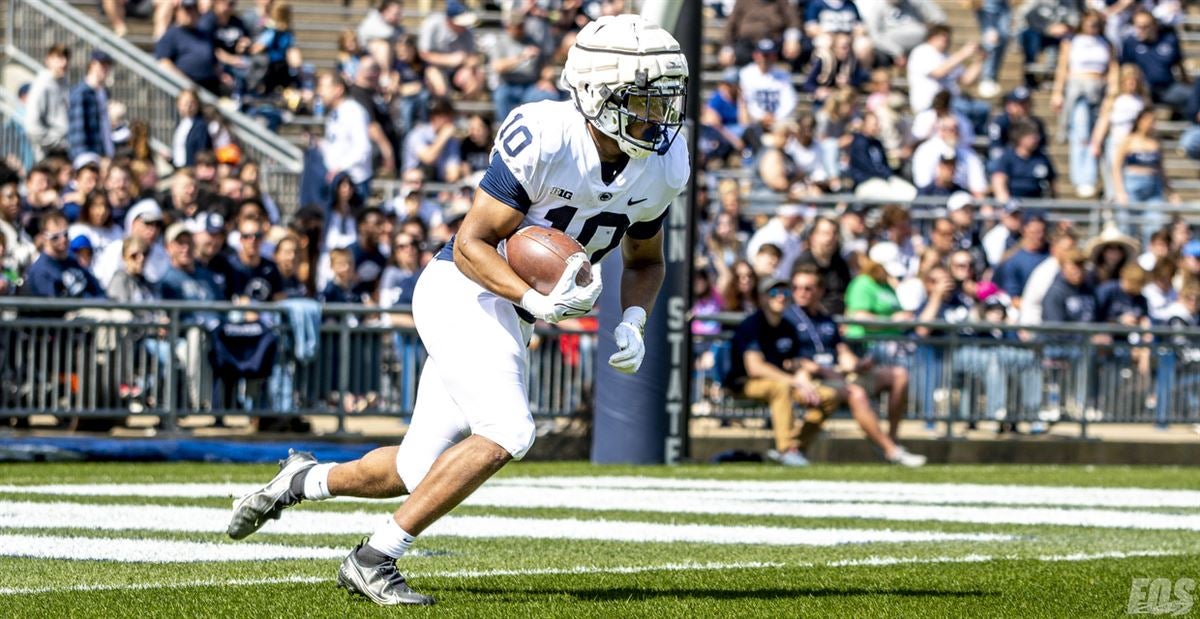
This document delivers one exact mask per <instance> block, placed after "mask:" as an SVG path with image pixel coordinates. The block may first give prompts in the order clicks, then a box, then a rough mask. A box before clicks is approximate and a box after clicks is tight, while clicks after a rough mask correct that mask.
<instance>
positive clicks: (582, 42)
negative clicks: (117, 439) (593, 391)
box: [228, 15, 689, 605]
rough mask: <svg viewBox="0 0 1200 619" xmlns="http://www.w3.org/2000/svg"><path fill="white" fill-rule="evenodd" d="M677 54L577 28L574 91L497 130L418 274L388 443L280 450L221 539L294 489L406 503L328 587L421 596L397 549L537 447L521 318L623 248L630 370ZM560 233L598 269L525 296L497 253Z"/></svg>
mask: <svg viewBox="0 0 1200 619" xmlns="http://www.w3.org/2000/svg"><path fill="white" fill-rule="evenodd" d="M687 81H688V67H687V61H686V60H685V58H684V56H683V54H682V53H681V51H680V49H679V44H678V42H676V40H675V39H674V37H672V36H671V35H670V33H668V32H667V31H665V30H663V29H662V28H660V27H659V26H657V25H655V24H652V23H650V22H648V21H646V20H645V19H643V18H641V17H638V16H634V15H620V16H615V17H613V16H606V17H602V18H600V19H599V20H597V21H595V22H592V23H591V24H589V25H587V26H586V27H585V28H584V29H583V30H582V31H581V32H580V33H579V36H578V38H577V39H576V42H575V44H574V46H573V47H572V48H571V49H570V51H569V53H568V57H567V63H566V66H565V67H564V70H563V75H562V82H563V86H564V88H566V89H567V90H568V91H569V92H570V93H571V100H570V101H564V102H549V101H547V102H539V103H531V104H527V105H523V106H520V107H518V108H516V109H515V110H513V111H512V113H510V114H509V116H508V118H507V119H505V121H504V123H503V124H502V125H501V129H500V131H499V132H498V134H497V137H496V140H495V144H494V146H493V148H492V155H491V163H490V165H489V167H488V169H487V172H486V173H485V176H484V178H483V180H482V182H481V183H480V185H479V189H480V191H477V192H476V194H475V201H474V205H473V206H472V208H471V210H470V211H469V212H468V214H467V216H466V219H465V221H464V222H463V224H462V227H461V228H460V229H459V232H458V234H457V235H456V236H455V237H454V238H453V239H451V242H450V243H449V244H448V245H447V247H446V249H444V250H443V251H442V252H441V253H439V254H438V256H437V259H436V260H434V261H432V262H431V263H430V264H429V266H428V267H426V269H425V271H424V272H423V274H422V275H421V277H420V279H419V280H418V282H417V285H416V290H415V292H414V298H413V317H414V319H415V321H416V326H417V331H418V333H419V335H420V337H421V341H422V342H423V343H424V345H425V348H426V350H427V351H428V353H429V357H428V359H427V360H426V362H425V366H424V368H423V369H422V372H421V378H420V381H421V382H420V388H419V389H418V395H417V401H416V407H415V410H414V413H413V418H412V424H411V425H410V426H409V430H408V434H407V435H406V436H405V437H404V441H403V442H402V443H401V444H400V446H399V447H384V448H380V449H377V450H375V451H372V452H370V453H368V454H367V455H365V456H363V458H362V459H360V460H356V461H354V462H347V463H342V464H334V463H320V464H318V463H317V461H316V460H315V459H314V458H313V457H312V456H311V455H309V454H306V453H299V452H293V453H291V454H290V455H289V456H288V458H287V459H286V460H284V461H283V462H282V463H281V470H280V472H279V474H278V475H276V476H275V478H274V479H272V480H271V481H270V483H268V484H267V485H266V486H264V487H263V488H261V489H259V490H257V491H255V492H252V493H250V494H248V495H246V496H244V497H242V498H241V499H239V500H238V501H237V502H236V503H234V513H233V518H232V520H231V522H230V524H229V529H228V533H229V535H230V537H233V538H234V539H241V538H244V537H246V536H247V535H249V534H251V533H253V532H254V531H256V530H258V528H259V527H261V526H262V525H263V523H264V522H265V521H266V520H268V519H270V518H277V517H278V516H279V514H280V512H281V511H282V510H283V509H284V508H286V507H289V506H291V505H295V504H296V503H299V502H300V501H302V500H321V499H327V498H329V497H331V496H342V495H344V496H355V497H378V498H386V497H395V496H400V495H405V494H407V495H409V497H408V499H407V500H406V501H405V502H404V504H403V505H402V506H401V507H400V508H399V509H398V510H397V511H396V513H395V514H394V516H393V517H392V518H389V519H388V520H387V522H386V523H384V524H383V525H382V526H381V527H380V528H379V529H378V530H376V531H375V533H374V534H373V535H372V536H371V537H370V538H369V539H366V540H364V542H363V543H361V544H359V546H358V547H357V548H355V549H354V551H352V552H351V553H350V555H349V556H348V557H346V560H345V561H344V562H343V563H342V565H341V568H340V569H339V571H338V577H337V580H338V583H339V584H340V585H341V586H342V587H344V588H346V589H348V590H349V591H351V592H354V593H358V594H362V595H364V596H366V597H368V598H370V599H371V600H373V601H375V602H376V603H378V604H383V605H394V604H432V603H433V598H431V597H429V596H427V595H423V594H421V593H417V592H415V591H413V590H412V589H410V588H409V586H408V584H407V583H406V581H405V578H404V576H403V575H401V574H400V572H399V571H398V570H397V568H396V564H395V560H396V558H397V557H400V556H402V555H403V554H404V553H405V552H406V551H407V550H408V548H409V547H410V546H411V545H412V543H413V540H414V538H415V537H416V536H417V535H419V534H420V533H421V532H422V531H424V530H425V529H426V528H427V527H428V526H429V525H431V524H432V523H433V522H435V521H436V520H437V519H438V518H440V517H442V516H443V515H445V514H446V513H447V512H449V511H450V510H452V509H454V507H455V506H457V505H458V504H459V503H460V502H461V501H462V500H463V499H465V498H466V497H467V496H469V495H470V494H471V493H472V492H474V491H475V489H476V488H478V487H479V486H480V485H481V484H483V482H485V481H486V480H487V479H488V478H489V477H491V476H492V475H493V474H494V473H495V472H496V471H497V470H499V469H500V468H501V467H503V466H504V465H505V464H506V463H508V462H509V461H510V460H513V459H520V458H521V457H522V456H524V455H525V453H526V452H527V451H528V450H529V448H530V446H531V445H532V444H533V440H534V435H535V432H534V423H533V418H532V416H531V415H530V411H529V403H528V400H527V395H526V367H525V347H526V345H527V343H528V341H529V336H530V334H531V333H532V325H533V323H534V322H535V320H539V319H540V320H544V321H546V322H549V323H556V322H558V321H560V320H564V319H567V318H574V317H577V316H582V315H584V314H586V313H587V312H588V311H590V310H591V309H592V306H593V304H595V303H596V300H597V299H598V298H599V296H600V287H601V284H600V280H601V278H600V272H599V265H600V262H601V261H602V260H603V259H604V257H605V256H606V255H607V254H608V253H609V252H610V251H612V250H614V249H616V248H617V247H618V246H619V247H620V248H621V253H622V257H623V259H624V269H625V270H624V272H623V273H622V276H621V303H622V306H623V307H624V313H623V316H622V320H621V323H620V324H619V325H618V326H617V328H616V331H615V333H614V336H615V339H616V342H617V346H618V351H617V352H616V353H615V354H614V355H613V356H612V357H611V358H610V359H609V364H610V365H612V366H613V367H614V368H616V369H618V370H620V371H622V372H626V373H633V372H636V371H637V370H638V367H639V366H640V365H641V362H642V358H643V356H644V354H645V348H644V344H643V339H642V330H643V327H644V325H645V323H646V315H647V313H649V312H650V311H651V310H652V306H653V304H654V299H655V297H656V296H657V295H658V291H659V288H660V286H661V285H662V281H663V276H664V271H665V267H664V262H663V232H662V224H663V219H664V218H665V217H666V211H667V206H668V205H669V204H670V203H671V201H672V200H674V199H675V198H676V196H677V195H678V194H679V193H680V192H681V191H682V190H683V188H684V186H685V184H686V183H687V180H688V174H689V163H688V153H687V150H686V149H687V146H686V141H685V140H677V139H676V138H677V137H679V131H680V128H681V127H682V125H683V116H684V100H685V97H686V93H687ZM529 225H540V226H550V227H554V228H557V229H559V230H562V231H564V232H565V233H567V234H568V235H570V236H572V237H574V238H575V239H576V240H578V241H579V243H580V245H582V246H583V248H584V250H585V252H586V253H587V256H588V258H589V260H590V262H591V263H592V264H593V265H595V266H594V267H593V270H592V274H593V279H592V282H591V283H590V284H588V285H578V284H576V283H575V276H576V274H577V273H578V271H579V269H580V268H582V266H583V264H584V262H583V261H582V260H569V261H568V266H567V268H566V270H565V271H564V272H563V274H562V277H561V279H560V281H559V282H558V285H557V286H556V287H555V288H554V290H553V291H552V292H551V293H550V294H549V295H543V294H540V293H538V292H537V291H535V290H533V289H531V288H530V287H529V285H527V284H526V283H525V282H524V281H523V280H522V279H521V278H520V277H518V276H517V275H516V274H515V273H514V272H513V270H512V269H511V268H510V267H509V265H508V263H507V262H506V260H505V258H504V253H503V252H504V240H505V239H507V238H508V237H509V236H511V235H512V234H513V233H514V232H516V231H517V230H518V229H519V228H521V227H523V226H529Z"/></svg>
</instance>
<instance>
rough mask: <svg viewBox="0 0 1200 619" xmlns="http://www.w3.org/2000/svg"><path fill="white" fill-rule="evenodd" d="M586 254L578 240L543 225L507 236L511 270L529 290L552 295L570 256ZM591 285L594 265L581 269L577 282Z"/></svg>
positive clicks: (582, 284) (581, 284)
mask: <svg viewBox="0 0 1200 619" xmlns="http://www.w3.org/2000/svg"><path fill="white" fill-rule="evenodd" d="M581 252H583V246H582V245H580V244H579V241H576V240H575V239H573V238H571V237H569V236H567V234H566V233H565V232H562V231H561V230H556V229H554V228H547V227H544V226H527V227H525V228H521V229H520V230H517V231H516V233H514V234H513V235H512V236H510V237H508V242H507V243H506V244H505V254H506V255H507V256H508V264H509V266H511V267H512V270H513V271H514V272H515V273H516V274H517V275H519V276H520V277H521V279H523V280H525V283H526V284H529V287H530V288H533V289H534V290H536V291H538V292H540V293H542V294H550V291H551V290H553V289H554V285H555V284H557V283H558V278H560V277H562V272H563V269H565V268H567V257H568V256H570V255H572V254H575V253H581ZM591 282H592V265H591V263H590V262H589V263H587V264H584V265H583V268H582V269H580V270H579V275H577V276H576V277H575V283H577V284H579V285H580V286H586V285H588V284H590V283H591Z"/></svg>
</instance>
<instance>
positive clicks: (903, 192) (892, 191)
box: [848, 112, 917, 201]
mask: <svg viewBox="0 0 1200 619" xmlns="http://www.w3.org/2000/svg"><path fill="white" fill-rule="evenodd" d="M878 136H879V119H878V118H876V116H875V113H874V112H867V113H866V114H864V115H863V121H862V130H861V131H859V132H858V133H855V134H854V137H853V139H852V140H851V142H850V147H849V149H848V150H849V158H850V170H849V171H850V178H852V179H853V180H854V184H855V189H854V195H856V196H858V197H860V198H879V199H882V200H896V201H906V200H912V199H913V198H915V197H916V196H917V188H916V187H913V186H912V184H911V183H909V182H908V181H906V180H904V179H902V178H900V177H899V176H897V175H896V174H895V173H894V172H893V171H892V168H891V166H889V165H888V160H887V152H886V151H885V150H884V148H883V143H882V142H880V141H879V137H878Z"/></svg>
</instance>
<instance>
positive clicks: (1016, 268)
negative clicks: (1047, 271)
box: [992, 212, 1050, 306]
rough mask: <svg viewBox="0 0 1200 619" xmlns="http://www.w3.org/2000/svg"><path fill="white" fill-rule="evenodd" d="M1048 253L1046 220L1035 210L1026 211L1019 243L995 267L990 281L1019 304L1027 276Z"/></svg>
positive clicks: (1015, 303) (1027, 279)
mask: <svg viewBox="0 0 1200 619" xmlns="http://www.w3.org/2000/svg"><path fill="white" fill-rule="evenodd" d="M1049 255H1050V254H1048V253H1047V252H1046V220H1045V218H1044V217H1043V216H1042V215H1041V214H1040V213H1036V212H1031V213H1027V214H1026V215H1025V222H1024V224H1022V226H1021V244H1020V246H1019V248H1018V249H1017V251H1016V252H1012V253H1010V254H1009V255H1008V258H1007V259H1005V260H1004V261H1003V262H1001V263H1000V265H999V266H997V267H996V272H995V273H994V274H992V281H993V282H995V284H996V285H997V286H999V287H1000V289H1001V290H1003V291H1005V292H1007V293H1008V296H1009V297H1011V298H1012V299H1013V303H1014V305H1017V306H1019V304H1020V297H1021V293H1022V292H1023V291H1024V290H1025V284H1026V283H1028V282H1029V276H1030V275H1031V274H1032V273H1033V270H1034V269H1036V268H1037V266H1038V265H1039V264H1041V263H1042V261H1043V260H1045V259H1046V258H1047V257H1048V256H1049Z"/></svg>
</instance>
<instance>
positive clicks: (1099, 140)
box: [1090, 64, 1150, 200]
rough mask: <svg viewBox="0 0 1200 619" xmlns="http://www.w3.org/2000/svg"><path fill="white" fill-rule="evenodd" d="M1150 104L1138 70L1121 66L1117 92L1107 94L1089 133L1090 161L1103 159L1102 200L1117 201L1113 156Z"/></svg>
mask: <svg viewBox="0 0 1200 619" xmlns="http://www.w3.org/2000/svg"><path fill="white" fill-rule="evenodd" d="M1149 100H1150V97H1149V94H1148V93H1147V92H1146V83H1145V81H1144V80H1142V71H1141V69H1138V67H1137V65H1133V64H1127V65H1124V66H1122V67H1121V69H1120V77H1119V78H1118V80H1117V89H1116V90H1110V91H1109V95H1108V98H1107V99H1105V101H1104V106H1103V107H1102V108H1101V109H1100V119H1099V120H1098V121H1096V127H1095V129H1093V130H1092V140H1091V146H1090V151H1091V154H1092V156H1093V157H1102V161H1101V165H1100V173H1101V174H1102V175H1103V176H1104V197H1105V198H1107V199H1109V200H1113V199H1115V198H1116V193H1115V191H1114V188H1115V184H1114V181H1113V176H1112V169H1113V166H1112V156H1113V153H1115V152H1117V147H1118V146H1120V145H1121V143H1122V142H1123V141H1124V140H1125V136H1127V135H1129V132H1130V131H1132V130H1133V121H1135V120H1137V117H1138V114H1141V113H1142V110H1144V109H1146V104H1147V102H1148V101H1149Z"/></svg>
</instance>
